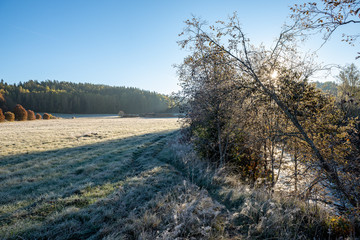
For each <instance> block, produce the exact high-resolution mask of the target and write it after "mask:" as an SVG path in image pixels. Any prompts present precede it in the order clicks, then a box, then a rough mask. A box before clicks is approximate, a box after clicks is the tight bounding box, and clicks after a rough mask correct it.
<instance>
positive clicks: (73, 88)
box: [0, 80, 171, 114]
mask: <svg viewBox="0 0 360 240" xmlns="http://www.w3.org/2000/svg"><path fill="white" fill-rule="evenodd" d="M16 104H21V105H22V106H24V108H26V109H32V110H34V111H36V112H52V113H91V114H116V113H118V112H119V111H124V112H125V113H148V112H163V111H166V110H167V109H168V108H169V106H170V104H171V99H170V98H169V97H167V96H165V95H162V94H159V93H156V92H150V91H145V90H140V89H138V88H132V87H111V86H106V85H95V84H90V83H71V82H60V81H55V80H54V81H50V80H47V81H43V82H39V81H33V80H29V81H27V82H24V83H22V82H20V83H19V84H8V83H6V82H4V80H1V82H0V108H2V109H3V111H4V112H5V111H8V110H9V111H11V110H12V109H13V108H14V107H15V105H16Z"/></svg>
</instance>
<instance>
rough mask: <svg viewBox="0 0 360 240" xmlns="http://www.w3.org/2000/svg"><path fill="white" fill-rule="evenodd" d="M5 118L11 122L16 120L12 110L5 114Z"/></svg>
mask: <svg viewBox="0 0 360 240" xmlns="http://www.w3.org/2000/svg"><path fill="white" fill-rule="evenodd" d="M4 115H5V119H6V120H7V121H9V122H13V121H15V114H14V113H12V112H6V113H5V114H4Z"/></svg>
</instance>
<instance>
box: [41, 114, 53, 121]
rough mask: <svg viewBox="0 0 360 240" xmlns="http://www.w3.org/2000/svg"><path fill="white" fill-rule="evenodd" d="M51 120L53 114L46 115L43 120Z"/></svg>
mask: <svg viewBox="0 0 360 240" xmlns="http://www.w3.org/2000/svg"><path fill="white" fill-rule="evenodd" d="M50 118H51V114H48V113H44V115H43V119H45V120H48V119H50Z"/></svg>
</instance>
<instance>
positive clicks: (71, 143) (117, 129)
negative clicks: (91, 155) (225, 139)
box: [0, 117, 179, 157]
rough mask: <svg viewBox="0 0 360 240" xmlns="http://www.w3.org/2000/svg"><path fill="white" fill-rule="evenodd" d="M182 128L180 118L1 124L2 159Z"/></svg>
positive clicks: (105, 118)
mask: <svg viewBox="0 0 360 240" xmlns="http://www.w3.org/2000/svg"><path fill="white" fill-rule="evenodd" d="M178 128H179V123H178V122H177V119H176V118H170V119H142V118H118V117H97V118H76V119H53V120H34V121H25V122H6V123H2V124H0V133H1V134H0V142H1V144H0V152H1V157H4V156H9V155H14V154H29V153H34V152H43V151H49V150H56V149H64V148H74V147H77V146H83V145H88V144H94V143H100V142H106V141H109V140H115V139H121V138H127V137H133V136H140V135H144V134H149V133H157V132H161V131H169V130H175V129H178Z"/></svg>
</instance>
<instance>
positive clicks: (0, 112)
mask: <svg viewBox="0 0 360 240" xmlns="http://www.w3.org/2000/svg"><path fill="white" fill-rule="evenodd" d="M0 122H5V116H4V114H3V111H2V109H1V108H0Z"/></svg>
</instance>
